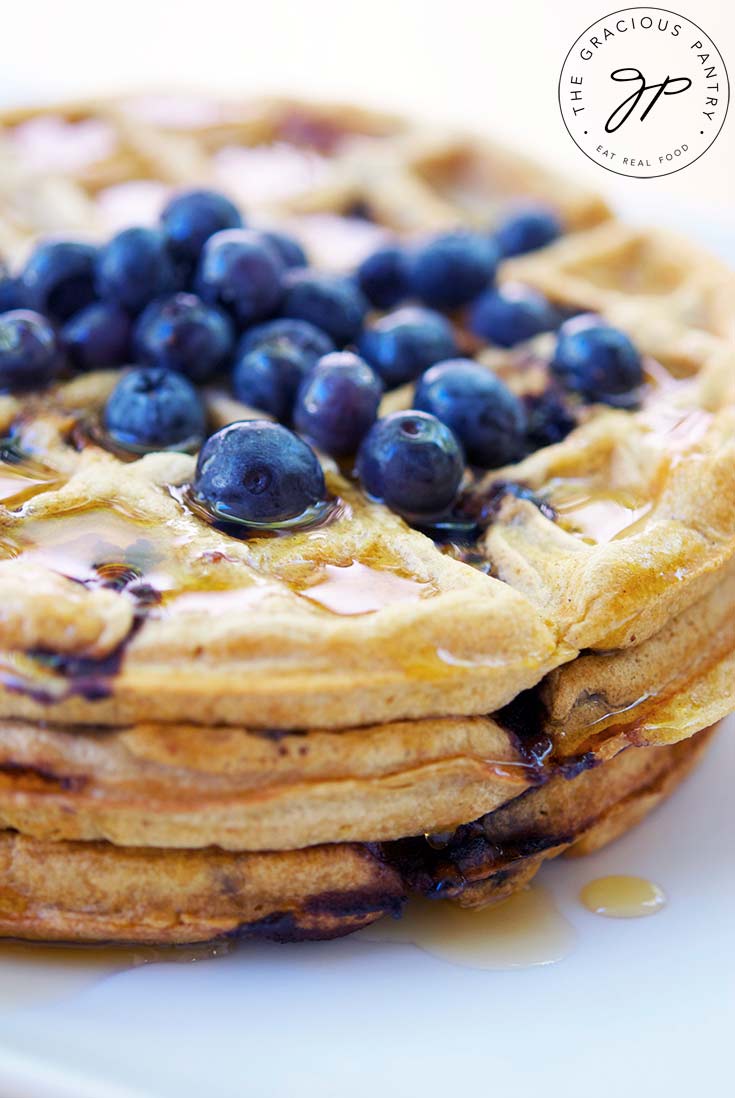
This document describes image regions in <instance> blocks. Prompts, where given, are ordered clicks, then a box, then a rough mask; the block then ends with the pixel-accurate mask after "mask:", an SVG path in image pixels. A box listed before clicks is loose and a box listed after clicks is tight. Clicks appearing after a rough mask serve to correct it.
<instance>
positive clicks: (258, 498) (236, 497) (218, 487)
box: [193, 420, 325, 523]
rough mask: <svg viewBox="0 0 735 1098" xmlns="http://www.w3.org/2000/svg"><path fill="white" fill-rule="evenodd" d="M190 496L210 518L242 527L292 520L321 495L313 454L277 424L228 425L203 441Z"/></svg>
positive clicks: (320, 478) (320, 479) (321, 477)
mask: <svg viewBox="0 0 735 1098" xmlns="http://www.w3.org/2000/svg"><path fill="white" fill-rule="evenodd" d="M193 488H194V495H195V497H196V498H198V499H199V500H200V501H201V502H202V503H204V505H205V506H207V507H208V508H209V509H210V510H212V511H214V512H215V514H218V515H220V516H221V517H223V518H228V517H232V518H235V519H239V520H240V521H242V522H254V523H277V522H286V521H288V520H289V519H294V518H297V517H298V516H299V515H302V514H303V513H304V512H305V511H307V510H308V509H309V508H310V507H313V506H314V505H315V504H317V503H319V501H320V500H322V499H323V498H324V496H325V485H324V474H323V473H322V469H321V466H320V464H319V461H318V459H317V456H316V454H315V453H314V451H313V450H312V449H311V448H310V447H309V446H307V445H306V443H305V442H303V441H302V440H301V439H300V438H299V437H298V436H297V435H294V434H293V433H292V432H291V431H289V430H288V429H287V428H286V427H282V426H281V425H280V424H278V423H268V422H265V421H263V420H246V421H242V422H239V423H231V424H230V425H229V426H228V427H223V428H222V430H221V431H217V432H216V434H214V435H212V436H211V438H208V439H207V441H206V443H205V444H204V446H203V448H202V451H201V453H200V454H199V461H198V462H197V469H196V478H195V481H194V485H193Z"/></svg>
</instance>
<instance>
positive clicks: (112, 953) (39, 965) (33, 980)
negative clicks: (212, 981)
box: [0, 942, 232, 1014]
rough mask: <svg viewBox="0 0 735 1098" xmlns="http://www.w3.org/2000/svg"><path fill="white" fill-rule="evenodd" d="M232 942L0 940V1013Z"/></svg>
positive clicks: (208, 954) (210, 953) (214, 952)
mask: <svg viewBox="0 0 735 1098" xmlns="http://www.w3.org/2000/svg"><path fill="white" fill-rule="evenodd" d="M231 948H232V947H231V946H230V944H229V943H227V942H218V943H210V944H207V945H202V946H168V947H155V946H140V947H136V946H94V945H89V946H69V945H47V944H39V945H37V944H35V943H31V942H0V1014H4V1013H7V1012H9V1011H13V1010H20V1009H22V1008H24V1007H30V1006H38V1005H40V1004H43V1003H50V1002H57V1001H58V1000H60V999H62V1000H63V999H67V998H70V997H71V996H73V995H75V994H77V993H78V992H80V991H83V990H84V989H85V988H87V987H91V986H92V985H94V984H97V983H99V982H100V981H101V980H103V979H105V978H106V977H107V976H113V975H115V974H116V973H118V972H126V971H129V970H131V969H134V968H140V967H141V966H142V965H149V964H162V963H167V964H171V963H178V964H190V963H194V962H199V961H206V960H213V959H215V958H218V957H222V956H225V955H226V954H227V953H229V952H230V951H231Z"/></svg>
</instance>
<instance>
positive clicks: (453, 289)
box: [411, 229, 498, 309]
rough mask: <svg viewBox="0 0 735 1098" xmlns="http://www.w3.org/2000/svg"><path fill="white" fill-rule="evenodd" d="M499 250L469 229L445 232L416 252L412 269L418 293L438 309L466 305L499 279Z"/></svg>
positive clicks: (416, 292) (413, 280)
mask: <svg viewBox="0 0 735 1098" xmlns="http://www.w3.org/2000/svg"><path fill="white" fill-rule="evenodd" d="M497 265H498V250H497V248H496V246H495V244H494V243H493V242H492V240H490V239H489V237H486V236H481V235H480V234H479V233H473V232H470V231H469V230H467V229H457V230H455V231H454V232H451V233H443V234H442V235H441V236H435V237H434V238H433V239H432V240H429V241H427V243H426V244H424V245H423V246H422V247H420V248H419V250H418V251H417V252H416V254H415V256H414V258H413V263H412V267H411V284H412V287H413V290H414V293H415V294H416V296H417V297H420V298H421V300H422V301H425V302H426V304H427V305H431V306H432V307H433V308H435V309H454V308H456V307H457V306H459V305H466V304H467V302H468V301H472V299H473V298H475V297H477V295H478V294H479V293H482V291H483V290H484V289H485V287H486V286H488V285H489V284H490V283H491V282H492V280H493V278H494V277H495V268H496V267H497Z"/></svg>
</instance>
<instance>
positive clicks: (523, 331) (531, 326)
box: [469, 282, 558, 347]
mask: <svg viewBox="0 0 735 1098" xmlns="http://www.w3.org/2000/svg"><path fill="white" fill-rule="evenodd" d="M557 323H558V317H557V315H556V312H555V310H554V308H553V306H552V305H551V304H550V303H549V302H548V301H547V300H546V298H545V297H544V296H543V294H540V293H539V292H538V290H534V289H532V288H531V287H530V286H523V285H521V284H520V283H517V282H508V283H506V284H505V285H504V286H500V287H498V289H494V290H485V292H484V293H483V294H480V296H479V297H478V298H477V300H476V301H475V302H474V303H473V305H472V308H471V309H470V317H469V324H470V328H471V329H472V331H473V332H474V333H475V335H478V336H480V337H481V338H482V339H485V340H487V341H488V343H494V344H496V346H498V347H513V346H515V344H516V343H522V342H523V341H524V340H526V339H532V338H533V336H535V335H538V334H539V332H549V331H551V330H552V329H553V328H555V327H556V325H557Z"/></svg>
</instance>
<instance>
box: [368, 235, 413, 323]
mask: <svg viewBox="0 0 735 1098" xmlns="http://www.w3.org/2000/svg"><path fill="white" fill-rule="evenodd" d="M357 281H358V283H359V285H360V289H361V290H362V292H363V293H364V294H365V297H366V298H367V299H368V301H370V302H371V304H372V305H374V306H375V308H376V309H392V308H393V306H394V305H397V304H398V303H399V302H400V301H403V299H404V298H406V297H408V294H409V290H410V285H409V263H408V257H407V256H406V253H405V251H404V250H403V248H399V247H398V246H397V245H395V244H392V245H389V246H388V247H385V248H380V249H379V251H377V252H373V254H372V255H369V256H368V257H367V259H364V260H363V261H362V263H361V264H360V266H359V267H358V269H357Z"/></svg>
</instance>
